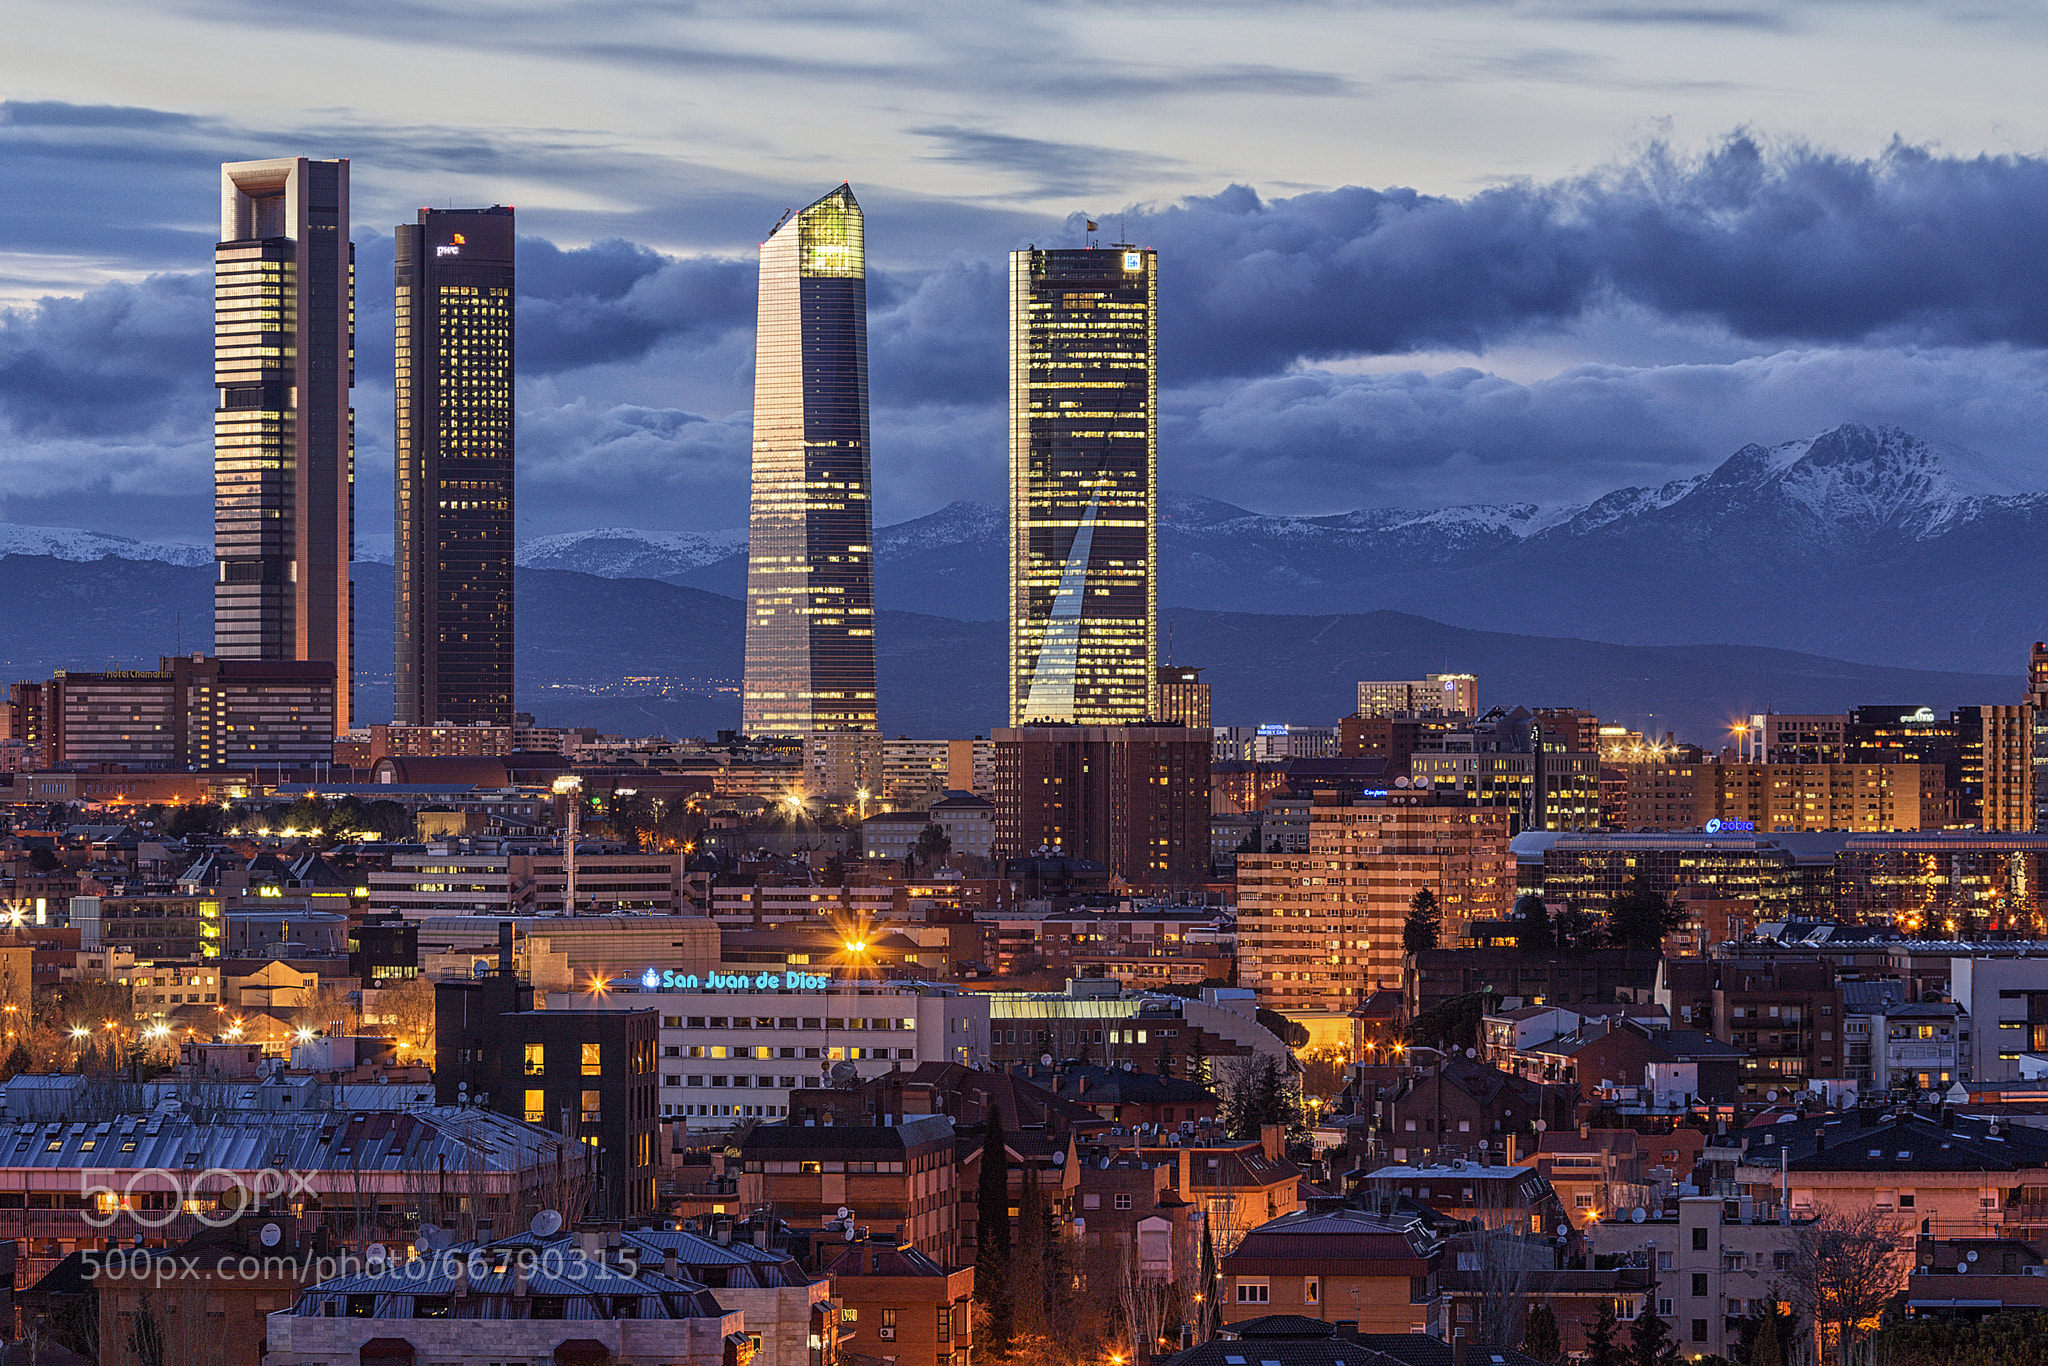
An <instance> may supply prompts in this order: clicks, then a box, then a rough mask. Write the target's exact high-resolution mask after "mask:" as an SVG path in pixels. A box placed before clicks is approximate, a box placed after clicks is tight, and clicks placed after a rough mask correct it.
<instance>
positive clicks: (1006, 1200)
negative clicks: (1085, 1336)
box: [974, 1108, 1017, 1358]
mask: <svg viewBox="0 0 2048 1366" xmlns="http://www.w3.org/2000/svg"><path fill="white" fill-rule="evenodd" d="M1014 1294H1015V1291H1014V1289H1013V1287H1012V1286H1011V1284H1010V1158H1009V1154H1008V1152H1007V1151H1006V1150H1005V1146H1004V1142H1003V1117H1002V1115H1001V1114H1000V1113H998V1112H997V1111H996V1110H995V1109H993V1108H991V1109H990V1110H989V1116H988V1128H987V1130H986V1131H985V1132H984V1133H983V1135H982V1139H981V1179H980V1182H979V1183H978V1184H977V1185H976V1187H975V1221H974V1299H975V1302H976V1303H977V1304H978V1305H979V1306H980V1307H981V1333H980V1337H981V1342H980V1344H979V1345H980V1346H981V1347H982V1348H983V1350H985V1351H986V1352H987V1353H988V1354H989V1355H990V1356H993V1357H997V1358H1001V1357H1003V1356H1006V1355H1007V1354H1008V1353H1009V1350H1010V1340H1011V1338H1012V1337H1013V1336H1014V1335H1015V1333H1016V1329H1017V1309H1016V1301H1015V1299H1014Z"/></svg>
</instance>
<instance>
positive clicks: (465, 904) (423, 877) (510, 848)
mask: <svg viewBox="0 0 2048 1366" xmlns="http://www.w3.org/2000/svg"><path fill="white" fill-rule="evenodd" d="M683 857H684V856H683V855H682V854H681V853H680V852H671V853H648V854H637V853H635V854H625V853H615V852H599V851H597V850H590V849H579V850H578V852H577V854H576V906H575V910H576V913H577V917H582V916H592V915H605V914H627V913H630V914H640V915H674V914H676V913H678V912H679V911H682V910H684V909H685V907H684V903H683ZM369 887H370V896H369V906H370V909H371V911H373V912H378V913H383V914H397V915H403V916H405V917H406V918H408V919H412V920H424V919H428V918H432V917H438V916H454V915H477V916H491V917H496V918H501V919H502V918H505V917H508V916H509V917H513V918H518V917H523V916H543V917H545V916H564V910H565V907H566V904H567V900H568V889H569V877H568V867H567V864H566V863H565V861H564V859H563V856H562V851H561V846H560V845H559V844H554V843H552V842H550V843H541V842H539V841H532V842H521V841H486V840H467V841H461V842H457V843H449V844H432V845H427V846H425V847H424V848H423V849H422V848H417V847H415V848H412V849H407V850H405V851H404V852H402V853H394V854H393V855H392V856H391V866H390V867H389V869H387V870H384V871H373V872H372V873H371V874H370V875H369ZM564 918H565V919H570V920H571V921H572V923H573V919H574V918H576V917H568V916H564ZM486 928H488V927H486Z"/></svg>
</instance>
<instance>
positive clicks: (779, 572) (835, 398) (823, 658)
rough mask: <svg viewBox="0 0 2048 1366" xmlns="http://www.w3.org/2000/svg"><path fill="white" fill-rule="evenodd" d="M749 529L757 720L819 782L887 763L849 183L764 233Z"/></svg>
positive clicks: (746, 698) (747, 708) (751, 712)
mask: <svg viewBox="0 0 2048 1366" xmlns="http://www.w3.org/2000/svg"><path fill="white" fill-rule="evenodd" d="M760 291H761V292H760V323H759V328H758V331H757V333H756V340H755V363H754V483H753V510H752V516H751V519H750V522H749V530H748V543H747V662H746V678H745V681H744V683H743V686H742V690H741V708H742V724H743V725H744V726H745V728H746V732H747V734H749V735H756V736H769V735H774V736H793V737H798V738H800V739H802V740H803V742H804V749H805V755H806V764H805V768H806V780H807V783H808V784H809V786H810V787H811V789H812V790H813V791H816V792H822V793H826V794H831V795H839V796H851V795H852V794H853V793H855V792H856V791H858V790H860V789H863V788H868V787H871V786H873V785H874V784H875V782H876V779H877V777H878V772H877V770H878V767H879V758H880V754H879V749H880V742H879V736H878V734H877V731H876V724H875V606H874V597H875V593H874V545H873V542H874V511H873V507H872V505H871V502H870V497H869V492H870V480H869V469H868V321H867V264H866V253H865V244H864V241H863V237H862V232H861V213H860V205H859V204H858V203H856V202H855V201H854V198H853V189H852V187H851V186H848V185H841V186H840V187H839V188H838V189H836V190H834V191H832V193H830V194H828V195H826V196H825V197H824V198H823V199H820V200H819V201H818V202H817V203H815V204H812V205H811V206H810V207H809V208H806V209H803V210H800V211H798V212H796V213H792V214H788V215H785V216H784V218H783V220H782V222H781V223H779V224H777V225H776V228H775V231H774V232H773V233H771V234H770V235H769V238H768V240H767V241H766V242H764V243H762V244H761V286H760Z"/></svg>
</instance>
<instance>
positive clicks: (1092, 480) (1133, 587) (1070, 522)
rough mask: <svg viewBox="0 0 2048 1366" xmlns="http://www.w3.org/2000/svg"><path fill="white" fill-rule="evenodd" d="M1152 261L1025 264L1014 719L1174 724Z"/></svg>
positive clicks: (1014, 546) (1016, 262)
mask: <svg viewBox="0 0 2048 1366" xmlns="http://www.w3.org/2000/svg"><path fill="white" fill-rule="evenodd" d="M1157 267H1158V257H1157V255H1156V253H1154V252H1153V251H1151V250H1149V249H1141V248H1137V247H1128V246H1121V245H1119V246H1117V247H1115V248H1113V249H1108V250H1096V249H1093V248H1089V249H1065V250H1044V251H1041V250H1039V249H1037V248H1032V249H1031V250H1029V251H1018V252H1012V253H1011V254H1010V723H1011V725H1013V726H1026V725H1035V724H1041V723H1046V722H1064V723H1072V724H1077V725H1087V726H1117V725H1125V726H1128V725H1137V724H1140V723H1142V722H1146V721H1150V720H1153V719H1155V718H1156V717H1157V716H1158V715H1159V708H1158V706H1157V698H1156V689H1157V680H1156V676H1155V674H1154V673H1153V668H1154V663H1153V662H1154V660H1156V659H1157V658H1158V644H1159V607H1158V597H1159V588H1158V572H1157V566H1158V527H1159V488H1158V465H1159V439H1158V416H1159V363H1158V362H1159V329H1158V318H1157V311H1156V310H1157V305H1158V301H1159V287H1158V269H1157Z"/></svg>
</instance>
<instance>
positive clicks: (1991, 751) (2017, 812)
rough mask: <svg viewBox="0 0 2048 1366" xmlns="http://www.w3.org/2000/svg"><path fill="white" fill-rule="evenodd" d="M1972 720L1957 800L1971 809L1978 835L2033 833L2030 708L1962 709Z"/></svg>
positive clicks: (1961, 716)
mask: <svg viewBox="0 0 2048 1366" xmlns="http://www.w3.org/2000/svg"><path fill="white" fill-rule="evenodd" d="M1956 715H1957V718H1958V719H1959V720H1962V721H1968V720H1971V719H1974V720H1975V721H1976V726H1975V728H1974V737H1973V739H1974V744H1973V745H1972V746H1970V747H1966V748H1965V750H1964V752H1963V765H1964V768H1963V792H1962V796H1963V800H1964V801H1965V802H1969V803H1971V804H1973V805H1974V806H1975V808H1976V812H1977V820H1976V825H1977V828H1978V829H1979V830H2032V829H2034V810H2035V796H2034V727H2035V721H2034V708H2033V704H2032V703H2024V702H2023V703H2021V704H2020V705H2018V706H2012V707H1964V708H1962V709H1961V710H1960V711H1958V712H1957V713H1956Z"/></svg>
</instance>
